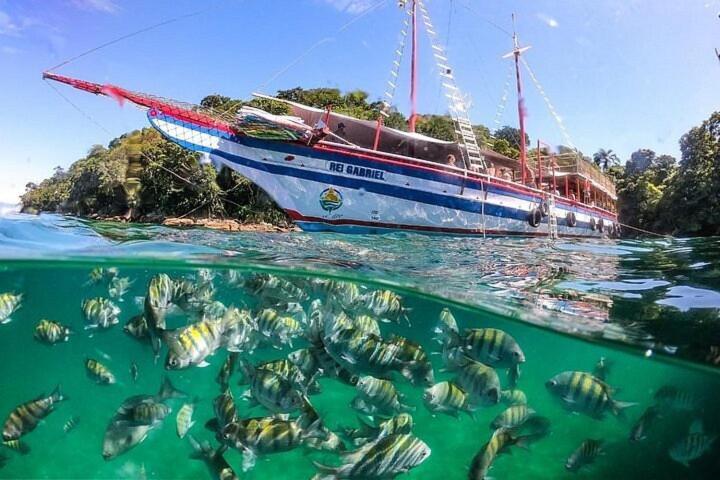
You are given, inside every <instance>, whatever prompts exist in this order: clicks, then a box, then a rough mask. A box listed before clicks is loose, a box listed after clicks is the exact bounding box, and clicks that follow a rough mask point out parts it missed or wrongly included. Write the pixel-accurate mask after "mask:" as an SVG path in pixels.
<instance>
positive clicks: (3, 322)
mask: <svg viewBox="0 0 720 480" xmlns="http://www.w3.org/2000/svg"><path fill="white" fill-rule="evenodd" d="M11 321H12V319H11V318H10V317H8V318H6V319H5V320H2V321H0V325H5V324H6V323H10V322H11Z"/></svg>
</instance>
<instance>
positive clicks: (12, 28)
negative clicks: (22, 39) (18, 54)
mask: <svg viewBox="0 0 720 480" xmlns="http://www.w3.org/2000/svg"><path fill="white" fill-rule="evenodd" d="M20 30H21V29H20V26H19V25H18V24H17V23H16V22H15V21H13V19H12V18H10V15H8V14H7V13H5V12H3V11H2V10H0V35H9V36H13V37H16V36H18V35H19V34H20Z"/></svg>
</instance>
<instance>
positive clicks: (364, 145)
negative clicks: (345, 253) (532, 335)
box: [43, 0, 620, 238]
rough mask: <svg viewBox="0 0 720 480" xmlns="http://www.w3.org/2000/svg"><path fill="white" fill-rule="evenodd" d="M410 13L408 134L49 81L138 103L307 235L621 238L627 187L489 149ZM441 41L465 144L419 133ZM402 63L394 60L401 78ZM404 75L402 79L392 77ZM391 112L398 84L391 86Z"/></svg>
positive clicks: (310, 112) (554, 160)
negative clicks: (420, 71)
mask: <svg viewBox="0 0 720 480" xmlns="http://www.w3.org/2000/svg"><path fill="white" fill-rule="evenodd" d="M400 6H401V7H402V10H403V12H405V14H406V15H404V18H403V29H402V35H401V44H400V47H399V48H398V49H397V50H396V54H397V55H399V56H402V55H403V52H404V46H405V37H407V36H408V34H409V35H410V37H411V47H412V48H411V55H412V69H411V85H410V96H411V100H412V101H411V108H412V112H411V114H410V117H409V122H408V131H400V130H396V129H392V128H388V127H386V126H384V125H383V115H386V114H387V111H383V112H380V113H381V115H379V116H378V119H377V121H368V120H360V119H356V118H353V117H350V116H346V115H343V114H340V113H337V112H333V111H332V107H331V106H328V107H327V108H326V109H319V108H313V107H309V106H306V105H302V104H299V103H296V102H292V101H287V100H283V99H277V98H274V97H268V96H265V95H260V94H256V95H258V96H260V97H262V98H267V99H270V100H275V101H281V102H284V103H285V104H287V106H288V107H289V109H290V111H291V114H290V115H273V114H271V113H269V112H266V111H263V110H260V109H257V108H251V107H247V106H244V107H242V109H241V110H240V111H239V112H238V113H237V114H236V115H232V116H229V115H227V114H222V113H219V112H217V111H213V110H212V109H211V108H205V107H202V106H198V105H193V104H187V103H182V102H178V101H174V100H170V99H165V98H162V97H158V96H154V95H149V94H144V93H139V92H135V91H131V90H127V89H124V88H121V87H118V86H114V85H109V84H98V83H93V82H88V81H84V80H80V79H76V78H71V77H67V76H63V75H60V74H58V73H55V72H49V71H48V72H44V74H43V77H44V78H45V79H48V80H53V81H57V82H61V83H64V84H67V85H70V86H72V87H75V88H77V89H80V90H83V91H86V92H90V93H94V94H97V95H105V96H109V97H112V98H115V99H116V100H119V101H120V102H125V101H128V102H131V103H133V104H135V105H137V106H139V107H141V108H144V109H146V110H147V117H148V121H149V122H150V124H151V125H152V126H153V127H154V128H156V129H157V130H158V131H159V132H160V133H161V134H162V135H163V136H165V137H166V138H167V139H169V140H170V141H173V142H175V143H177V144H178V145H180V146H182V147H184V148H187V149H189V150H192V151H195V152H202V153H203V154H205V155H207V156H208V157H209V158H210V160H211V161H212V162H213V164H214V165H215V166H216V167H218V168H220V167H223V166H226V167H229V168H231V169H233V170H235V171H237V172H238V173H239V174H240V175H242V176H244V177H246V178H248V179H249V180H250V181H252V182H254V183H255V184H256V185H257V186H258V187H259V188H261V189H262V190H263V191H265V192H266V193H267V194H268V195H269V196H270V197H271V198H272V199H273V200H274V201H275V202H276V203H277V205H278V206H279V207H280V208H282V209H283V210H285V212H287V214H288V215H289V216H290V218H292V220H293V221H294V222H295V223H296V224H297V225H298V226H299V227H300V228H301V229H303V230H306V231H336V232H346V233H383V232H390V231H397V230H405V231H415V232H426V233H440V234H454V235H482V236H490V235H499V236H509V235H518V236H550V237H553V238H557V237H579V238H599V237H607V236H615V235H618V234H619V232H620V227H619V224H618V220H617V213H616V201H617V196H616V193H615V187H614V185H613V183H612V181H610V179H609V178H607V177H606V176H605V175H603V174H602V173H601V172H600V171H599V170H597V169H596V168H595V166H594V165H591V164H590V163H589V162H587V161H585V160H583V159H582V158H579V156H578V155H575V154H570V155H567V154H566V155H553V154H551V153H549V151H543V149H542V148H540V144H538V149H537V157H536V158H529V157H530V156H529V155H528V152H527V151H526V145H525V144H524V142H520V158H519V159H513V158H508V157H505V156H503V155H500V154H498V153H495V152H493V151H490V150H488V149H484V148H481V146H480V145H478V142H477V139H476V137H475V134H474V132H473V129H472V124H471V122H470V119H469V116H468V105H467V102H466V101H465V97H463V95H462V94H461V93H460V89H459V88H458V87H457V85H456V83H455V79H454V75H453V70H452V69H451V68H450V66H449V63H448V60H447V54H446V52H445V51H444V49H443V47H442V46H440V45H439V42H438V41H437V38H436V37H437V34H436V33H435V30H434V27H433V24H432V21H431V20H430V16H429V12H428V10H427V8H426V6H425V5H424V2H423V1H422V0H409V1H406V2H400ZM420 21H421V22H422V23H423V24H424V27H425V28H424V31H425V32H426V33H427V34H428V36H429V38H430V43H431V46H432V49H433V56H434V59H435V61H436V63H437V67H438V70H439V72H440V75H441V80H442V85H443V88H444V90H445V96H446V97H447V98H448V101H449V112H450V114H451V116H452V118H453V121H454V124H455V130H456V132H455V133H456V140H457V141H454V142H448V141H441V140H437V139H434V138H430V137H428V136H424V135H421V134H419V133H416V132H415V123H416V119H417V113H416V109H415V105H416V102H415V98H416V93H417V78H416V71H417V35H418V31H419V30H420V28H419V25H418V23H419V22H420ZM527 48H528V47H520V46H519V43H518V40H517V35H515V36H514V45H513V50H512V52H510V54H508V57H509V58H513V59H514V61H515V72H516V78H517V90H518V113H519V123H520V138H525V128H524V112H523V110H524V108H523V97H522V83H521V77H520V67H519V65H520V57H521V55H522V54H523V53H524V52H525V51H526V50H527ZM399 60H400V59H399V58H398V59H396V60H395V62H394V65H395V67H394V70H393V71H394V72H395V73H394V74H393V76H392V77H391V79H394V78H397V69H398V68H399V66H400V61H399ZM391 73H392V72H391ZM389 85H390V88H389V89H388V92H385V96H386V98H384V105H385V106H386V107H387V108H388V109H389V108H390V105H391V103H390V101H391V100H392V98H393V95H394V90H395V87H396V85H395V83H394V82H393V81H392V80H391V81H390V82H389Z"/></svg>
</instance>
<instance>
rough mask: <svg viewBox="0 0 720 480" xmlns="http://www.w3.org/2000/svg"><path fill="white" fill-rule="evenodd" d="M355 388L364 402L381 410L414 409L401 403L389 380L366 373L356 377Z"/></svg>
mask: <svg viewBox="0 0 720 480" xmlns="http://www.w3.org/2000/svg"><path fill="white" fill-rule="evenodd" d="M355 389H356V390H357V391H358V395H359V396H360V397H361V398H362V399H363V400H364V401H365V403H366V404H367V403H370V404H372V405H374V406H376V407H377V408H378V409H379V410H380V411H381V412H384V413H388V414H396V413H400V412H407V411H412V410H415V408H414V407H410V406H408V405H403V404H402V403H401V401H400V394H399V393H398V391H397V389H396V388H395V385H393V383H392V382H391V381H389V380H382V379H379V378H375V377H371V376H370V375H366V376H364V377H360V378H359V379H358V383H357V385H356V386H355Z"/></svg>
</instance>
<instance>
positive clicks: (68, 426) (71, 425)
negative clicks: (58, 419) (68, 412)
mask: <svg viewBox="0 0 720 480" xmlns="http://www.w3.org/2000/svg"><path fill="white" fill-rule="evenodd" d="M78 423H80V417H70V420H68V421H67V422H65V425H63V432H65V433H69V432H70V431H72V430H74V429H75V427H77V426H78Z"/></svg>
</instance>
